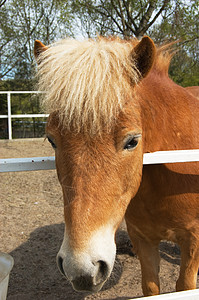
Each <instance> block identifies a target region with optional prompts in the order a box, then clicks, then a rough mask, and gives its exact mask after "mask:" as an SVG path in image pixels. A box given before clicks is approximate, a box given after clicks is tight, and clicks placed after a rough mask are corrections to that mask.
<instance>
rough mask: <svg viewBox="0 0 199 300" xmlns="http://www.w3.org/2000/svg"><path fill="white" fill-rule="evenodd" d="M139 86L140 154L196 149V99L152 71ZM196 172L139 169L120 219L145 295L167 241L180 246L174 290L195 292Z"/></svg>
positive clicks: (194, 168) (170, 167)
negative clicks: (138, 265)
mask: <svg viewBox="0 0 199 300" xmlns="http://www.w3.org/2000/svg"><path fill="white" fill-rule="evenodd" d="M141 85H142V87H141V88H139V87H138V96H139V97H140V98H141V100H140V102H141V103H143V110H142V111H143V124H144V127H145V129H144V130H143V132H145V134H144V136H145V140H144V153H145V152H154V151H161V150H177V149H178V150H183V149H193V148H198V145H199V132H198V131H199V130H198V129H199V118H198V116H199V103H198V101H197V100H196V99H195V98H194V97H191V96H190V95H188V93H187V92H186V91H184V89H183V88H181V87H180V86H178V85H176V84H175V83H173V82H172V81H171V80H170V79H169V78H168V76H167V75H166V76H165V73H162V75H161V74H160V73H158V72H157V70H156V69H152V70H151V72H150V73H149V75H148V76H147V77H146V78H145V79H143V81H142V83H141ZM179 95H180V97H179ZM162 99H164V100H163V101H162ZM150 103H153V106H152V107H151V106H150ZM149 107H150V109H149ZM150 120H151V121H150ZM198 172H199V166H198V163H177V164H164V165H163V164H161V165H147V166H144V167H143V173H142V181H141V185H140V188H139V190H138V193H137V194H136V196H135V197H134V199H132V201H131V202H130V204H129V206H128V209H127V212H126V221H127V226H128V232H129V234H130V237H131V240H132V243H133V247H134V249H135V251H136V252H137V253H138V255H139V258H140V261H141V265H142V277H143V291H144V294H146V295H149V294H151V293H152V294H155V291H156V292H157V293H158V291H159V287H158V286H159V283H158V272H159V253H158V252H159V251H158V245H159V242H160V241H161V240H170V241H173V242H175V243H178V244H179V245H180V248H181V271H180V277H179V280H178V283H177V290H183V289H190V288H195V282H196V276H197V269H198V263H199V218H198V213H199V209H198V205H199V196H198V195H199V176H198ZM185 266H186V268H185ZM146 282H148V283H147V284H146Z"/></svg>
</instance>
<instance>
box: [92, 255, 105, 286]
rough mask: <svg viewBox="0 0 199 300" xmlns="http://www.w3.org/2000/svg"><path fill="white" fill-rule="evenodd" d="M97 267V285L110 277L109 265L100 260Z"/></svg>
mask: <svg viewBox="0 0 199 300" xmlns="http://www.w3.org/2000/svg"><path fill="white" fill-rule="evenodd" d="M97 266H98V272H97V274H96V276H95V279H94V281H95V284H96V285H97V284H99V283H101V282H102V281H104V280H105V279H106V278H107V277H108V265H107V263H106V262H105V261H103V260H98V262H97Z"/></svg>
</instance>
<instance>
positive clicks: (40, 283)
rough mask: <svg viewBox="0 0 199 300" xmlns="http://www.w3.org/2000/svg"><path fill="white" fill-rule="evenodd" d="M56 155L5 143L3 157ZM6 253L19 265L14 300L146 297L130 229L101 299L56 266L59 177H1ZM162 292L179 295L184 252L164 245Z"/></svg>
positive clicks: (0, 241) (0, 239)
mask: <svg viewBox="0 0 199 300" xmlns="http://www.w3.org/2000/svg"><path fill="white" fill-rule="evenodd" d="M52 155H54V153H53V150H52V149H51V147H50V145H49V144H48V142H47V141H44V139H26V140H13V141H3V140H2V141H0V157H1V158H16V157H33V156H52ZM0 178H1V179H0V188H1V191H0V198H1V199H0V251H3V252H7V253H10V254H11V255H12V256H13V258H14V261H15V264H14V268H13V270H12V272H11V275H10V282H9V288H8V300H15V299H20V300H29V299H31V300H32V299H33V300H37V299H38V300H45V299H46V300H47V299H48V300H54V299H58V300H62V299H63V300H65V299H69V300H91V299H92V300H93V299H104V300H105V299H106V300H111V299H118V300H119V299H120V300H126V299H130V298H131V299H133V298H135V297H141V296H142V290H141V272H140V265H139V261H138V259H137V257H136V256H134V255H133V254H132V252H131V244H130V241H129V238H128V234H127V232H126V230H125V226H124V224H123V225H122V226H121V228H120V229H119V231H118V233H117V239H116V240H117V258H116V263H115V267H114V270H113V273H112V276H111V278H110V280H109V281H108V282H107V283H106V285H105V287H104V288H103V290H102V291H100V292H98V293H97V294H89V293H77V292H74V291H73V289H72V287H71V285H70V284H69V283H68V282H67V280H66V279H65V278H63V277H62V276H61V274H60V273H59V271H58V269H57V266H56V261H55V258H56V254H57V252H58V250H59V247H60V245H61V242H62V238H63V231H64V224H63V204H62V193H61V188H60V186H59V183H58V180H57V176H56V171H55V170H50V171H35V172H15V173H0ZM160 255H161V258H162V259H161V269H160V281H161V292H162V293H166V292H171V291H174V289H175V281H176V279H177V277H178V272H179V264H180V251H179V248H178V247H177V246H176V245H175V244H173V243H168V242H162V243H161V245H160Z"/></svg>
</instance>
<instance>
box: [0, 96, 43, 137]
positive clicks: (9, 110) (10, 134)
mask: <svg viewBox="0 0 199 300" xmlns="http://www.w3.org/2000/svg"><path fill="white" fill-rule="evenodd" d="M40 93H41V92H39V91H0V94H1V95H2V94H7V108H8V114H7V115H0V119H8V137H9V140H11V139H12V118H43V117H47V116H48V115H46V114H17V115H13V114H12V108H11V95H12V94H40Z"/></svg>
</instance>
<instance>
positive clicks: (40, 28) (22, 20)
mask: <svg viewBox="0 0 199 300" xmlns="http://www.w3.org/2000/svg"><path fill="white" fill-rule="evenodd" d="M60 14H61V12H60V1H58V0H49V1H42V0H7V2H5V1H4V5H3V6H2V7H1V10H0V18H1V20H2V23H1V25H0V36H1V39H0V66H1V71H0V79H2V78H17V79H18V78H31V77H32V66H33V60H34V58H33V46H34V40H35V39H41V40H42V41H43V42H44V43H47V44H49V43H50V42H52V41H53V40H54V39H57V38H58V37H61V36H62V35H66V33H68V34H69V35H71V31H70V29H71V23H70V22H69V21H68V22H66V18H65V19H64V22H65V24H63V23H62V19H61V15H60Z"/></svg>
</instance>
